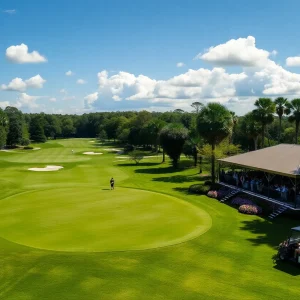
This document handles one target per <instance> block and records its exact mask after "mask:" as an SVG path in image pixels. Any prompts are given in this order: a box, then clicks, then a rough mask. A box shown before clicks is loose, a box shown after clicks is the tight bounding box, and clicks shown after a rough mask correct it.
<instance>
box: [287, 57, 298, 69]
mask: <svg viewBox="0 0 300 300" xmlns="http://www.w3.org/2000/svg"><path fill="white" fill-rule="evenodd" d="M286 65H287V66H288V67H299V66H300V56H293V57H288V58H287V59H286Z"/></svg>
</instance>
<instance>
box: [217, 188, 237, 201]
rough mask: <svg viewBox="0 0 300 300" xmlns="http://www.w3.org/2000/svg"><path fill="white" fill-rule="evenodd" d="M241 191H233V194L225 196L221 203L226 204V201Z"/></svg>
mask: <svg viewBox="0 0 300 300" xmlns="http://www.w3.org/2000/svg"><path fill="white" fill-rule="evenodd" d="M239 192H240V191H239V190H232V191H231V192H229V193H228V194H227V195H226V196H224V197H223V198H222V199H221V200H220V202H222V203H224V202H226V201H228V200H229V199H231V198H232V197H234V196H235V195H236V194H238V193H239Z"/></svg>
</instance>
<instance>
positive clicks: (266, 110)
mask: <svg viewBox="0 0 300 300" xmlns="http://www.w3.org/2000/svg"><path fill="white" fill-rule="evenodd" d="M254 105H255V106H256V107H257V108H256V109H254V110H253V116H254V118H255V119H256V121H257V122H259V123H260V124H261V138H262V148H264V146H265V134H266V128H267V126H268V124H271V123H272V122H273V121H274V116H273V114H274V113H275V103H273V102H272V100H271V99H270V98H259V99H258V100H256V101H255V103H254Z"/></svg>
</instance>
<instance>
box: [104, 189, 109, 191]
mask: <svg viewBox="0 0 300 300" xmlns="http://www.w3.org/2000/svg"><path fill="white" fill-rule="evenodd" d="M102 191H110V189H102Z"/></svg>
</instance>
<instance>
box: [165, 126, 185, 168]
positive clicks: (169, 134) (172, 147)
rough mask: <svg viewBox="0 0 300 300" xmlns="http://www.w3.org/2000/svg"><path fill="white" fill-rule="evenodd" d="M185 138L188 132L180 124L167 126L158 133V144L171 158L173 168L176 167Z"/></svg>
mask: <svg viewBox="0 0 300 300" xmlns="http://www.w3.org/2000/svg"><path fill="white" fill-rule="evenodd" d="M187 138H188V130H187V129H186V128H185V127H183V126H182V125H181V124H169V125H167V126H166V127H164V128H163V129H162V130H161V132H160V143H161V145H162V147H163V149H164V150H165V152H166V153H167V155H168V156H169V157H170V158H171V160H172V164H173V167H174V168H177V166H178V160H179V158H180V154H181V153H182V150H183V145H184V143H185V141H186V140H187Z"/></svg>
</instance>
